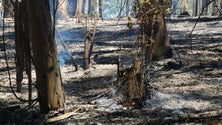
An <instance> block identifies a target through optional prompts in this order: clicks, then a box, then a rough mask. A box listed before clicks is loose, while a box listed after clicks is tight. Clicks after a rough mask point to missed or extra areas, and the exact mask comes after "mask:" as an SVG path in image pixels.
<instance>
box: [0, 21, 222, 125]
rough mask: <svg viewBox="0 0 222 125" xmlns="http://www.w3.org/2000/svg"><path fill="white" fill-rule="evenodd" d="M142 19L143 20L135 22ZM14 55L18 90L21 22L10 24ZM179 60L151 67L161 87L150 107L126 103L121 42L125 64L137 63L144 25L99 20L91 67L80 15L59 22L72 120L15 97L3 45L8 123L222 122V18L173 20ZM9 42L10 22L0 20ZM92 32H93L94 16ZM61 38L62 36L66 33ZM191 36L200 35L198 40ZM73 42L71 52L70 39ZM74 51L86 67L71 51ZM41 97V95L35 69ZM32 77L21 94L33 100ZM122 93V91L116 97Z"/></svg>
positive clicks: (0, 69) (2, 93)
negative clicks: (120, 79)
mask: <svg viewBox="0 0 222 125" xmlns="http://www.w3.org/2000/svg"><path fill="white" fill-rule="evenodd" d="M133 21H134V22H136V20H133ZM6 22H7V23H6V25H7V27H6V32H5V38H6V45H7V49H6V53H7V59H8V62H9V63H8V64H9V69H10V73H11V82H12V87H13V88H14V90H16V77H15V76H16V72H15V71H16V70H15V60H14V58H15V54H14V53H15V50H14V35H13V34H14V32H13V20H10V19H8V20H7V21H6ZM166 23H167V29H168V33H169V38H170V41H171V47H172V49H173V53H174V55H173V58H170V59H163V60H160V61H153V62H152V63H151V64H150V68H149V72H150V80H149V83H150V84H151V86H152V87H153V88H154V89H153V92H152V99H151V100H147V101H146V105H145V106H144V107H143V108H140V109H136V108H126V107H123V106H122V105H121V104H120V103H119V102H120V101H121V96H120V95H119V94H118V91H119V89H118V88H116V86H117V82H116V81H117V78H116V77H117V65H116V64H117V59H118V54H119V49H120V45H122V47H123V52H122V62H123V64H124V65H125V66H126V67H128V66H130V64H131V62H132V53H131V52H132V51H131V50H132V47H133V45H134V42H135V39H136V36H137V35H138V34H139V28H138V26H137V25H133V27H132V28H131V29H128V28H127V26H126V24H127V19H125V18H123V19H120V20H119V21H118V20H117V19H107V20H104V21H101V20H98V21H97V25H98V26H97V34H96V38H95V45H94V51H93V54H92V57H91V65H90V68H89V69H88V70H83V69H82V65H83V49H84V43H83V40H84V34H85V31H86V28H85V23H84V22H80V23H78V22H77V21H76V19H73V18H69V19H66V20H58V24H57V31H58V32H57V37H56V38H57V45H58V56H59V62H60V68H61V75H62V80H63V84H64V90H65V94H66V104H65V105H66V112H67V114H68V113H70V112H71V113H72V115H70V117H68V118H66V119H63V120H60V121H56V122H53V123H49V122H48V123H47V119H50V118H52V117H56V115H62V113H59V112H56V111H55V112H50V113H49V114H48V115H43V114H41V113H40V112H39V107H38V104H35V103H34V104H33V106H32V107H31V108H29V107H28V103H27V102H22V101H19V100H17V99H16V98H15V96H14V95H13V94H12V92H11V89H10V84H9V78H8V73H7V68H6V63H5V58H4V44H3V43H2V42H1V43H0V124H55V125H62V124H152V125H153V124H158V125H159V124H220V123H222V119H221V117H222V114H221V113H222V109H221V108H222V101H221V100H222V28H221V27H222V20H219V19H217V20H216V19H215V20H214V19H211V20H209V21H208V20H204V21H201V22H198V23H197V27H196V28H195V30H194V32H193V34H192V36H191V37H189V34H190V32H191V30H192V28H193V26H194V24H195V21H193V20H183V19H182V20H181V19H180V20H177V19H174V20H167V22H166ZM0 26H1V27H0V28H1V30H0V33H1V36H0V38H1V39H2V25H1V24H0ZM88 26H89V27H88V29H89V30H93V21H91V22H89V24H88ZM59 37H61V38H59ZM189 38H192V42H191V41H190V39H189ZM61 41H64V42H65V43H66V45H67V47H68V50H67V49H64V48H63V46H62V42H61ZM68 52H69V53H71V54H72V56H73V57H74V59H75V61H76V62H77V64H78V66H79V70H78V71H76V72H75V71H74V70H75V68H74V66H73V64H72V62H71V60H70V57H69V56H68ZM32 76H33V79H32V80H33V98H36V88H35V85H34V83H35V72H34V66H33V71H32ZM27 81H28V80H27V76H26V75H25V73H24V80H23V87H22V92H21V93H16V94H17V95H18V96H19V97H20V98H23V99H26V98H27V97H28V85H27ZM116 93H117V94H116Z"/></svg>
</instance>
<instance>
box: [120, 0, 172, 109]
mask: <svg viewBox="0 0 222 125" xmlns="http://www.w3.org/2000/svg"><path fill="white" fill-rule="evenodd" d="M136 5H137V6H136V7H135V11H136V12H138V16H139V17H138V22H139V23H140V27H141V35H140V36H138V37H137V40H136V43H135V48H136V49H137V52H136V53H135V55H134V59H133V64H132V66H131V67H130V68H126V69H124V68H121V67H118V79H119V80H120V84H121V87H122V94H123V105H125V106H142V105H143V104H144V102H145V100H146V99H147V98H150V97H151V91H152V89H151V88H149V86H150V85H149V82H148V81H149V80H148V77H149V74H147V70H149V69H148V66H149V63H150V62H151V61H152V60H156V59H161V58H163V57H165V56H166V55H168V54H169V53H170V55H169V56H172V51H171V52H169V53H168V48H169V39H168V34H167V30H166V25H165V21H164V11H165V10H166V8H167V7H168V5H169V2H168V1H167V0H137V1H136ZM129 28H130V27H129ZM118 66H121V64H118Z"/></svg>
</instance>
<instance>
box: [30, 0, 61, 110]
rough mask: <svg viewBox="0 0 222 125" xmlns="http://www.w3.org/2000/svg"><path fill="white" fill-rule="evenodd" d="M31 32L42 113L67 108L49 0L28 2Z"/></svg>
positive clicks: (31, 0)
mask: <svg viewBox="0 0 222 125" xmlns="http://www.w3.org/2000/svg"><path fill="white" fill-rule="evenodd" d="M27 6H28V12H29V22H28V23H29V32H30V39H31V41H32V52H33V63H34V64H35V70H36V87H37V91H38V100H39V104H40V110H41V111H42V112H45V113H47V112H49V111H50V110H54V109H58V108H64V102H65V97H64V91H63V87H62V83H61V79H60V75H59V69H58V62H57V50H56V43H55V40H54V38H53V31H52V29H53V28H52V22H51V16H50V9H49V1H48V0H28V1H27ZM40 10H41V11H40Z"/></svg>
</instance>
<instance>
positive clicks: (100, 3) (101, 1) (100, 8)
mask: <svg viewBox="0 0 222 125" xmlns="http://www.w3.org/2000/svg"><path fill="white" fill-rule="evenodd" d="M99 17H100V18H103V0H99Z"/></svg>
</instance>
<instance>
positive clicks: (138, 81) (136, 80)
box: [119, 59, 149, 107]
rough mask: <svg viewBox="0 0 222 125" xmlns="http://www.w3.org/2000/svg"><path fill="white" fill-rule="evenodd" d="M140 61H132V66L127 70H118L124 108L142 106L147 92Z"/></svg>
mask: <svg viewBox="0 0 222 125" xmlns="http://www.w3.org/2000/svg"><path fill="white" fill-rule="evenodd" d="M142 68H143V67H142V61H141V60H140V59H134V61H133V66H132V67H131V68H127V69H124V70H123V69H121V68H119V69H120V73H119V74H120V76H119V78H120V79H121V83H122V94H123V97H124V98H123V105H124V106H126V107H130V106H136V107H141V106H143V104H144V102H145V100H146V99H147V97H148V95H149V92H148V90H147V86H146V83H145V81H144V78H143V72H142V71H143V70H142Z"/></svg>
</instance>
